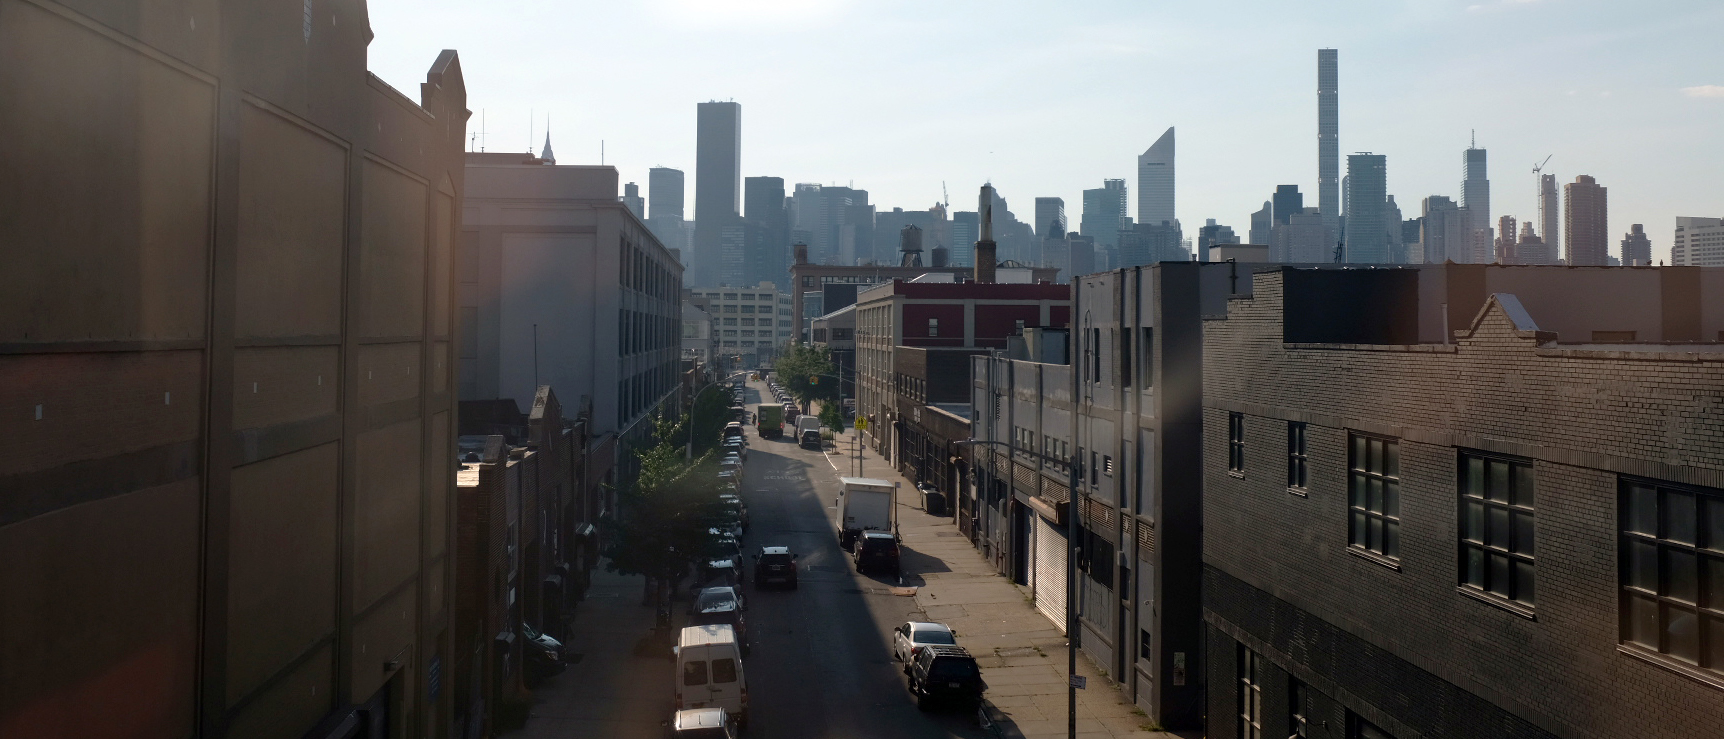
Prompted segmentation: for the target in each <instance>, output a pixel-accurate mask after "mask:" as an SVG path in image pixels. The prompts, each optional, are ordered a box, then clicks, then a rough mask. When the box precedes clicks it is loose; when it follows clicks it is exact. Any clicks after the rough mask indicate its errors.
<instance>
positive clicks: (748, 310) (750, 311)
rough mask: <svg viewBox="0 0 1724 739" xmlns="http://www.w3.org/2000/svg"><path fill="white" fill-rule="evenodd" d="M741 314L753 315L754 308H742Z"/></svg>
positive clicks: (749, 306)
mask: <svg viewBox="0 0 1724 739" xmlns="http://www.w3.org/2000/svg"><path fill="white" fill-rule="evenodd" d="M742 312H743V313H753V312H754V306H752V305H745V306H742Z"/></svg>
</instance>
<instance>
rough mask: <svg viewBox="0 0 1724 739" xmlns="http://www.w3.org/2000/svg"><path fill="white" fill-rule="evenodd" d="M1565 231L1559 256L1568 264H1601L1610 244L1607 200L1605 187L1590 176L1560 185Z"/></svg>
mask: <svg viewBox="0 0 1724 739" xmlns="http://www.w3.org/2000/svg"><path fill="white" fill-rule="evenodd" d="M1562 192H1563V208H1562V209H1563V211H1564V215H1565V216H1566V217H1565V218H1564V219H1563V221H1564V222H1565V223H1566V228H1564V229H1563V230H1564V231H1565V232H1566V233H1564V234H1563V242H1562V256H1563V258H1564V259H1566V260H1568V264H1569V266H1571V267H1582V266H1588V265H1604V264H1606V263H1607V262H1606V260H1605V257H1606V256H1608V251H1609V247H1610V219H1609V201H1608V198H1607V197H1606V196H1607V193H1606V192H1605V188H1604V187H1603V186H1602V185H1599V184H1598V180H1595V179H1593V178H1592V177H1591V176H1590V175H1581V176H1579V177H1576V178H1574V181H1573V182H1570V183H1568V184H1566V185H1563V186H1562Z"/></svg>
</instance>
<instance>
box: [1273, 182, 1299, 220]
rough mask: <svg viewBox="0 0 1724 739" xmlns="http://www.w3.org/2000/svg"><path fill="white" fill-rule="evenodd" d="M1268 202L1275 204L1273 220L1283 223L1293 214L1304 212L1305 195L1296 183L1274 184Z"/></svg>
mask: <svg viewBox="0 0 1724 739" xmlns="http://www.w3.org/2000/svg"><path fill="white" fill-rule="evenodd" d="M1270 202H1272V203H1274V204H1275V222H1276V223H1281V224H1285V223H1287V222H1288V220H1289V219H1291V218H1292V217H1293V216H1294V214H1297V213H1304V212H1305V195H1304V194H1303V193H1300V192H1299V186H1298V185H1276V186H1275V194H1274V195H1273V196H1271V199H1270Z"/></svg>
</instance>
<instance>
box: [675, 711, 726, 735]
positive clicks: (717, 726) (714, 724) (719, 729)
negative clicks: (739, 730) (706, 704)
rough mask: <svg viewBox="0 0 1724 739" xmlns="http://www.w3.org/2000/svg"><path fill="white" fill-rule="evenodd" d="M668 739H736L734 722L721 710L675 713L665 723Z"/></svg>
mask: <svg viewBox="0 0 1724 739" xmlns="http://www.w3.org/2000/svg"><path fill="white" fill-rule="evenodd" d="M667 723H668V725H669V727H670V732H669V737H670V739H736V736H737V735H736V732H735V731H734V729H735V728H736V726H735V722H734V721H733V720H732V719H731V718H730V715H729V714H728V713H726V712H725V710H724V709H723V708H691V709H688V710H686V711H677V712H676V715H675V716H672V717H671V719H670V721H669V722H667Z"/></svg>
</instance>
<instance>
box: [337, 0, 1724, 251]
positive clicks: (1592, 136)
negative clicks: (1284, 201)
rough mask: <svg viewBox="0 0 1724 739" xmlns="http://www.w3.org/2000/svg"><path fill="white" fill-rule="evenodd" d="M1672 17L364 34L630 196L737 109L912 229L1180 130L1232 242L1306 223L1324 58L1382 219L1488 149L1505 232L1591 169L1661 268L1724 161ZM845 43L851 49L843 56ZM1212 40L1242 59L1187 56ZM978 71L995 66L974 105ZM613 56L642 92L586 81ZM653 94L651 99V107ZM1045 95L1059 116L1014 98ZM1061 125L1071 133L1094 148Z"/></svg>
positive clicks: (675, 6) (767, 11)
mask: <svg viewBox="0 0 1724 739" xmlns="http://www.w3.org/2000/svg"><path fill="white" fill-rule="evenodd" d="M1659 5H1660V12H1646V11H1645V10H1633V9H1629V8H1623V7H1616V6H1612V5H1610V4H1607V3H1600V2H1557V1H1555V0H1546V1H1545V2H1536V3H1501V2H1499V3H1487V4H1484V5H1478V4H1476V3H1467V2H1421V3H1417V4H1412V5H1408V6H1405V7H1398V8H1379V7H1376V6H1375V5H1372V4H1364V3H1349V4H1346V5H1342V6H1337V7H1334V8H1325V9H1322V10H1318V11H1313V12H1309V13H1307V12H1304V11H1299V10H1297V9H1294V8H1286V7H1278V6H1274V5H1254V6H1253V8H1254V11H1253V12H1254V15H1253V16H1252V17H1254V18H1256V19H1257V21H1256V22H1254V23H1250V24H1244V25H1241V24H1240V23H1239V18H1240V17H1241V16H1240V14H1238V13H1236V12H1233V11H1229V10H1225V9H1209V10H1206V9H1203V8H1196V7H1192V8H1168V9H1160V10H1154V9H1145V8H1137V7H1134V6H1130V5H1121V4H1111V5H1105V6H1101V5H1098V6H1094V7H1091V6H1086V7H1084V8H1081V9H1077V10H1075V11H1061V10H1058V9H1056V8H1055V7H1054V6H1051V5H1049V6H1046V7H1020V8H1017V9H1015V10H1014V12H1012V13H1004V14H995V15H988V14H982V13H979V12H976V10H977V9H976V8H972V7H970V6H963V5H954V6H952V7H945V6H942V7H940V8H935V9H930V10H928V11H927V12H926V13H923V14H917V15H915V16H913V17H912V16H909V15H907V14H906V13H905V11H904V10H903V9H902V8H899V7H897V6H880V7H873V6H863V5H859V4H854V3H837V2H830V3H776V2H766V1H765V0H756V1H754V2H748V3H741V4H737V5H733V6H724V7H725V8H727V9H728V12H729V13H730V14H729V15H723V14H721V11H717V10H706V9H703V8H701V7H697V6H690V5H685V4H681V3H671V2H657V3H642V4H634V5H630V6H627V7H623V6H617V7H600V6H593V7H581V8H579V9H573V10H567V11H564V10H554V11H543V12H541V11H540V10H537V9H533V8H529V7H528V6H514V5H512V4H509V3H500V4H498V5H496V6H494V7H492V8H488V10H487V12H486V13H485V14H484V15H483V17H480V18H475V17H474V15H473V12H472V8H471V7H470V6H467V5H457V4H454V3H449V2H441V1H440V0H433V1H431V2H426V3H416V4H414V5H411V6H409V5H406V4H404V3H400V2H398V1H396V0H385V1H383V2H377V3H372V4H371V8H370V11H371V22H372V26H373V27H374V28H377V29H379V32H378V35H377V37H376V38H375V39H374V40H373V41H372V43H371V45H370V55H371V67H372V68H373V69H374V70H376V71H377V73H378V74H379V76H381V77H383V79H385V80H386V81H388V82H389V83H391V84H392V85H394V86H395V87H397V88H398V89H404V90H406V89H413V88H414V84H413V81H414V80H415V79H416V75H417V74H418V71H419V70H417V65H418V60H419V59H421V58H422V57H424V56H425V55H426V54H427V53H435V52H436V51H437V50H439V49H442V48H458V49H461V50H462V60H463V63H464V64H465V65H466V69H465V71H466V72H467V73H468V74H469V76H470V77H471V79H472V80H473V82H474V84H473V85H472V88H473V90H474V97H473V99H472V100H470V101H469V106H470V108H471V109H472V111H473V119H472V121H471V124H470V126H469V128H470V130H472V131H475V132H477V131H480V130H481V128H483V130H484V131H485V132H486V133H487V136H486V138H485V145H486V148H488V149H489V150H492V151H498V150H517V149H524V148H526V147H527V146H528V144H529V140H530V138H529V136H530V134H531V133H532V132H533V131H534V130H535V129H536V130H537V131H538V132H539V138H538V140H536V141H533V142H532V143H534V144H538V143H541V142H542V132H543V129H544V119H545V117H546V116H547V115H549V116H550V117H551V120H552V122H553V124H554V129H553V130H554V138H555V141H556V143H557V146H558V150H559V151H558V153H559V155H560V158H561V159H562V160H563V161H565V162H569V163H581V164H596V163H598V161H599V150H600V142H601V140H602V141H604V148H605V151H606V155H605V163H607V164H612V165H615V166H617V167H618V168H619V169H620V170H622V179H623V181H630V180H632V181H637V182H640V181H644V180H645V178H646V170H647V169H648V168H649V167H652V166H655V165H663V166H667V167H675V168H678V169H682V170H684V171H685V172H689V173H690V174H691V178H690V179H691V180H692V170H693V168H694V148H695V131H694V126H693V115H692V113H693V110H692V109H693V107H694V105H695V104H696V103H698V102H704V101H707V100H712V99H718V100H735V101H736V102H739V103H743V104H745V105H747V106H749V111H750V114H749V120H750V122H751V123H750V125H749V126H748V127H747V129H746V130H745V131H744V132H743V138H744V141H743V147H744V149H745V150H746V151H747V152H748V155H747V156H745V157H744V158H743V163H742V175H743V176H776V177H783V178H784V179H785V182H786V185H787V188H788V186H789V185H790V184H791V183H800V182H819V183H822V184H838V185H849V184H851V183H854V186H855V187H857V188H859V189H866V190H868V191H869V192H870V193H871V194H872V198H871V202H875V203H879V204H882V206H884V207H887V208H890V207H894V206H896V207H903V208H905V209H906V210H909V209H925V208H927V207H929V206H930V205H932V204H934V203H935V202H936V201H939V200H942V199H943V197H944V196H943V195H942V191H941V186H942V183H944V184H945V187H946V189H947V190H948V191H950V192H953V193H957V192H960V191H969V190H972V189H973V188H974V187H976V186H977V185H979V184H980V183H982V182H984V181H990V180H991V181H993V182H994V183H995V184H997V185H999V186H1001V187H1002V188H1003V189H1004V190H1005V191H1007V192H1011V193H1014V194H1016V195H1017V196H1018V197H1020V198H1023V197H1061V198H1064V199H1065V200H1066V202H1068V203H1075V202H1080V201H1081V194H1082V191H1083V190H1084V189H1088V188H1093V187H1095V183H1096V182H1097V181H1099V180H1102V179H1112V178H1124V179H1127V180H1128V181H1133V182H1134V181H1135V179H1136V177H1135V172H1134V171H1133V170H1134V165H1135V161H1134V160H1135V157H1136V155H1137V154H1138V153H1141V152H1142V151H1143V149H1144V147H1145V146H1147V144H1148V143H1150V142H1151V141H1153V139H1154V137H1155V136H1156V135H1157V134H1158V133H1159V132H1161V131H1163V130H1165V129H1166V128H1167V127H1168V126H1182V127H1186V128H1188V129H1190V133H1188V135H1187V136H1186V137H1185V139H1186V140H1185V141H1184V142H1182V143H1183V144H1184V145H1183V146H1182V147H1181V148H1182V149H1183V150H1184V151H1182V152H1181V154H1182V159H1183V160H1184V161H1183V164H1184V165H1185V166H1184V167H1182V169H1184V170H1185V176H1183V177H1181V178H1180V179H1181V181H1180V185H1179V210H1178V212H1177V214H1176V215H1177V216H1178V217H1179V218H1180V219H1181V220H1182V221H1185V222H1187V223H1202V222H1203V219H1206V218H1216V219H1217V220H1219V221H1220V222H1222V223H1234V224H1244V223H1247V222H1249V214H1250V213H1251V212H1252V211H1254V210H1256V209H1257V208H1259V207H1260V206H1261V204H1262V201H1263V199H1264V195H1265V194H1266V193H1268V192H1272V191H1273V190H1274V187H1275V186H1276V185H1279V184H1297V185H1299V186H1300V189H1301V190H1302V191H1304V192H1305V193H1307V198H1308V199H1309V200H1310V201H1312V202H1311V204H1312V205H1315V204H1316V202H1315V201H1316V199H1317V198H1316V194H1317V192H1318V188H1317V181H1316V180H1317V161H1316V151H1315V149H1316V147H1315V146H1314V145H1313V143H1314V142H1313V139H1314V138H1315V134H1316V118H1317V115H1316V113H1317V110H1316V97H1317V96H1316V95H1315V94H1314V93H1315V92H1316V86H1317V85H1316V82H1317V81H1316V79H1315V77H1316V75H1315V70H1314V68H1313V67H1314V64H1313V63H1312V62H1313V61H1314V57H1315V54H1314V52H1315V50H1316V49H1319V48H1324V47H1332V48H1336V49H1338V50H1339V64H1340V75H1339V87H1340V111H1339V112H1340V132H1341V135H1340V142H1339V150H1340V151H1341V152H1342V153H1343V154H1346V153H1352V152H1358V151H1372V152H1376V153H1379V154H1385V155H1387V156H1388V157H1389V159H1390V160H1392V161H1393V162H1394V166H1393V167H1391V171H1390V173H1389V181H1388V183H1387V190H1388V192H1389V193H1391V194H1394V195H1395V196H1396V199H1397V201H1399V202H1402V203H1416V202H1419V201H1421V200H1422V199H1423V198H1425V197H1427V196H1431V195H1443V196H1448V197H1451V198H1454V199H1456V200H1457V201H1459V199H1460V196H1461V193H1460V192H1459V189H1460V188H1459V182H1458V181H1457V177H1456V172H1455V166H1454V160H1455V152H1456V151H1457V150H1463V149H1465V148H1466V146H1467V145H1468V143H1469V140H1470V136H1471V133H1472V131H1473V130H1474V129H1477V131H1478V145H1479V146H1480V148H1488V149H1491V150H1492V152H1491V154H1492V158H1493V159H1494V160H1495V161H1494V162H1493V164H1495V165H1496V166H1495V167H1494V169H1495V170H1496V171H1495V172H1494V173H1493V174H1494V177H1493V180H1494V181H1495V185H1496V186H1495V187H1494V188H1493V189H1494V190H1495V192H1493V201H1494V202H1493V208H1492V211H1493V214H1506V215H1514V216H1516V217H1517V218H1519V219H1521V220H1522V221H1525V220H1527V219H1536V217H1537V204H1536V200H1535V194H1536V185H1535V180H1534V178H1533V175H1532V171H1531V170H1532V167H1533V165H1534V164H1536V163H1537V162H1539V161H1541V160H1543V159H1544V158H1545V157H1546V156H1549V155H1554V156H1553V157H1552V159H1551V161H1550V163H1549V164H1548V165H1546V170H1545V171H1546V172H1549V173H1552V174H1555V175H1556V177H1557V182H1559V183H1566V182H1572V181H1573V180H1574V177H1575V176H1577V175H1581V174H1587V175H1592V176H1594V177H1596V178H1598V180H1599V181H1600V182H1603V183H1608V184H1609V185H1610V186H1611V188H1612V190H1613V191H1614V192H1613V193H1612V194H1613V197H1612V208H1613V212H1612V213H1611V220H1612V221H1613V222H1617V223H1644V224H1646V225H1647V231H1648V234H1649V235H1650V237H1651V239H1652V241H1653V257H1654V259H1655V260H1658V259H1668V254H1669V249H1670V243H1671V238H1672V233H1671V232H1672V226H1673V225H1674V218H1676V217H1678V216H1715V215H1717V212H1718V211H1719V210H1720V209H1721V206H1720V204H1719V203H1718V201H1717V198H1716V188H1715V187H1712V186H1710V185H1709V184H1708V182H1709V180H1708V177H1709V173H1710V172H1715V171H1717V169H1718V168H1719V167H1721V166H1724V151H1721V147H1719V146H1717V144H1718V143H1719V142H1720V140H1721V138H1724V133H1721V132H1720V131H1719V127H1718V126H1717V125H1716V121H1717V120H1718V117H1719V116H1720V115H1724V97H1717V96H1706V95H1704V93H1705V92H1706V91H1707V90H1708V89H1711V88H1710V87H1709V86H1717V85H1724V77H1720V76H1719V75H1720V73H1719V72H1717V70H1719V69H1721V68H1724V64H1720V61H1719V60H1720V55H1721V52H1719V51H1718V50H1716V49H1712V48H1705V47H1704V45H1691V44H1668V43H1663V40H1664V39H1666V38H1667V37H1669V35H1670V34H1675V33H1680V32H1681V31H1682V30H1684V29H1687V28H1691V27H1696V26H1698V27H1709V26H1713V25H1716V23H1717V22H1718V21H1720V20H1724V8H1719V7H1715V6H1712V5H1708V4H1705V3H1699V2H1686V3H1661V4H1659ZM1470 6H1471V7H1472V9H1469V7H1470ZM511 10H513V11H515V12H511ZM527 17H533V18H534V19H535V23H540V24H543V27H544V28H545V29H546V32H548V33H551V34H557V33H562V32H564V31H565V30H566V31H568V32H574V31H577V30H578V29H580V28H583V27H589V26H592V25H602V26H606V27H621V28H627V27H639V28H651V29H652V33H653V38H655V39H656V41H655V46H654V48H655V49H657V51H655V52H654V53H653V54H650V55H649V54H645V53H642V52H641V51H640V50H639V49H638V48H631V47H625V46H622V45H621V39H622V38H624V37H626V34H606V35H603V36H601V37H594V38H591V39H588V40H586V41H583V43H582V44H572V45H564V46H559V47H556V48H555V49H554V50H551V51H548V52H547V51H541V50H533V51H527V50H526V49H525V47H521V46H520V45H518V44H514V43H512V42H510V41H504V40H502V39H506V38H512V37H513V35H514V34H515V31H513V30H512V25H513V22H512V21H511V22H510V23H509V24H504V23H503V22H502V20H501V19H502V18H527ZM911 23H913V24H915V27H916V28H918V29H920V30H919V31H918V33H924V34H929V35H928V37H930V38H932V37H941V38H955V39H957V40H956V41H955V42H953V43H946V42H942V43H941V44H926V45H921V46H918V45H914V44H906V43H905V42H903V41H901V40H900V39H899V38H898V34H900V33H901V32H902V31H903V30H904V28H905V27H906V24H911ZM504 26H508V27H510V29H511V30H508V31H507V32H505V31H503V30H502V29H503V27H504ZM837 27H844V28H845V29H846V32H845V33H844V34H839V35H838V37H837V38H836V41H835V42H834V40H833V39H834V36H833V35H832V34H831V33H829V31H830V30H831V29H833V28H837ZM1156 29H1159V30H1156ZM1151 31H1153V32H1151ZM1152 38H1170V39H1171V38H1179V39H1187V40H1183V41H1179V42H1177V43H1159V42H1151V41H1148V40H1146V39H1152ZM1204 38H1212V39H1225V40H1227V41H1229V42H1230V44H1229V45H1230V48H1233V49H1235V50H1236V51H1235V53H1230V54H1229V55H1228V58H1226V59H1216V58H1213V56H1212V55H1205V54H1202V53H1200V48H1199V46H1200V41H1199V40H1201V39H1204ZM1080 42H1082V43H1080ZM887 49H890V50H891V51H892V53H884V51H885V50H887ZM982 55H986V56H987V58H988V59H989V60H990V61H989V65H990V69H991V71H990V73H989V74H988V75H986V79H984V80H983V81H982V82H980V83H974V82H970V80H973V79H975V77H974V74H973V73H972V72H971V71H970V70H971V65H972V64H973V63H974V60H975V59H978V58H982ZM702 58H724V59H725V60H726V64H725V65H722V66H718V67H714V66H711V65H707V64H702V63H700V61H699V60H700V59H702ZM791 59H796V60H799V61H798V62H797V63H796V64H788V63H787V61H788V60H791ZM618 60H626V62H624V65H625V66H623V67H621V68H622V69H626V70H629V73H627V74H620V75H601V76H597V77H594V76H591V75H589V74H588V73H585V72H582V71H580V70H583V69H599V68H604V67H608V66H611V65H615V64H618V63H619V62H618ZM1559 62H1560V63H1559ZM1097 64H1106V65H1112V66H1113V67H1114V68H1115V69H1116V70H1117V71H1118V73H1119V74H1120V75H1123V76H1125V77H1130V78H1133V79H1143V80H1144V81H1145V82H1144V84H1143V85H1140V86H1134V87H1133V88H1132V90H1133V91H1132V92H1131V93H1130V94H1121V93H1120V92H1119V90H1118V89H1116V88H1115V87H1113V86H1111V85H1101V84H1098V83H1091V82H1088V81H1087V79H1086V78H1088V77H1092V76H1093V75H1091V74H1088V73H1085V72H1083V70H1085V69H1089V68H1093V66H1094V65H1097ZM930 76H932V77H935V78H939V79H945V80H947V82H944V83H940V84H939V89H941V90H943V91H944V92H943V93H942V98H943V99H942V102H941V103H940V104H939V105H935V106H922V107H919V108H914V110H917V111H918V113H917V115H915V116H910V117H906V116H904V115H903V110H904V109H903V108H900V107H899V106H894V105H888V104H886V103H887V101H889V100H891V99H893V97H892V96H893V95H896V94H897V92H898V90H900V89H901V86H902V84H904V83H905V82H906V81H908V80H910V79H917V80H922V79H926V78H928V77H930ZM644 79H651V80H654V81H655V82H654V84H653V85H652V86H651V87H645V88H643V87H642V86H641V82H640V80H644ZM836 81H843V82H844V84H835V82H836ZM1049 86H1051V89H1056V90H1060V91H1061V92H1060V94H1058V95H1052V96H1049V95H1040V94H1027V93H1025V92H1023V91H1025V90H1034V89H1050V87H1049ZM1685 89H1689V90H1690V92H1688V93H1684V90H1685ZM549 91H555V92H549ZM612 100H628V104H627V105H626V106H619V105H615V104H612V103H611V102H609V101H612ZM1200 100H1201V101H1203V102H1202V104H1201V105H1198V104H1195V103H1197V102H1198V101H1200ZM857 101H874V102H873V103H872V104H868V105H857V104H856V102H857ZM1074 106H1076V107H1078V108H1080V109H1083V110H1084V111H1085V114H1084V115H1083V116H1082V117H1081V121H1082V124H1081V125H1080V124H1079V123H1078V122H1077V121H1078V120H1080V119H1077V118H1073V117H1072V115H1071V113H1072V110H1073V107H1074ZM829 109H843V110H845V111H846V115H845V116H843V117H840V118H830V117H828V118H823V119H822V123H821V125H819V126H809V125H807V122H808V120H809V118H808V112H809V111H818V110H829ZM533 111H536V114H537V116H538V118H537V124H536V125H535V126H531V127H530V125H529V124H530V123H531V122H532V120H533V119H532V118H531V117H530V114H531V113H532V112H533ZM956 132H963V134H962V135H961V136H960V135H958V134H957V133H956ZM1198 132H1201V133H1198ZM690 185H691V186H692V185H693V182H692V181H691V182H690ZM694 196H695V195H694V193H693V192H692V191H691V192H690V193H689V197H690V199H691V201H692V198H693V197H694ZM954 197H957V196H956V195H954ZM954 209H956V208H954ZM1493 217H1494V215H1493Z"/></svg>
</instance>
